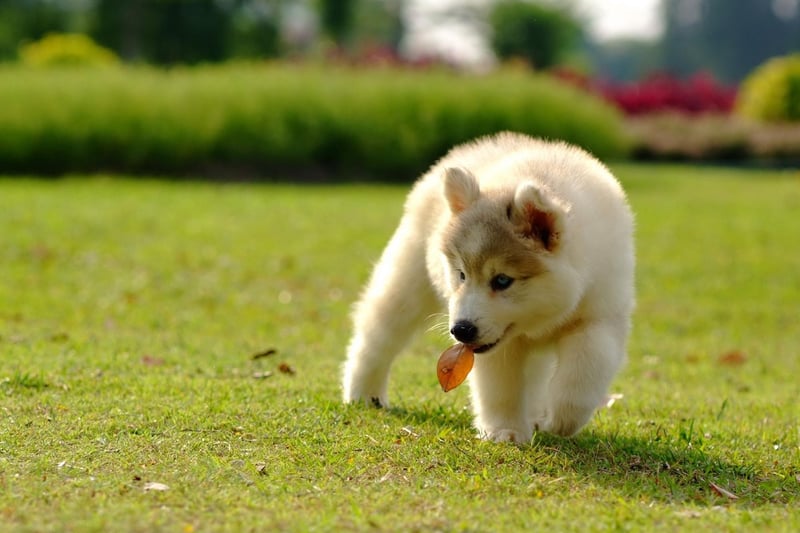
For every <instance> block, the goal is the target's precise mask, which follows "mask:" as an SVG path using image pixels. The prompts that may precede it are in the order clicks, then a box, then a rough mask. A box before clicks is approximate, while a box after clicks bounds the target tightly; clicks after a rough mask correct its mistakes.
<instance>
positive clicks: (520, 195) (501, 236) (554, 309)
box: [442, 168, 575, 353]
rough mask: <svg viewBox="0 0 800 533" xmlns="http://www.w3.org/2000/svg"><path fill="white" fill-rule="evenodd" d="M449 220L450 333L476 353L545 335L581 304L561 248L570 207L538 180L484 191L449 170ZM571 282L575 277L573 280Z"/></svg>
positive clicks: (445, 247) (465, 174) (468, 176)
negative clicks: (556, 318)
mask: <svg viewBox="0 0 800 533" xmlns="http://www.w3.org/2000/svg"><path fill="white" fill-rule="evenodd" d="M444 197H445V199H446V201H447V204H448V206H449V210H450V221H449V224H448V225H447V228H446V230H445V233H444V235H443V239H442V252H443V257H444V264H445V272H446V276H447V278H448V282H449V289H450V291H449V303H448V307H449V313H450V332H451V334H452V335H453V337H454V338H455V339H456V340H458V341H460V342H463V343H464V344H468V345H470V346H471V347H472V348H473V350H474V351H475V352H477V353H482V352H488V351H489V350H492V349H493V348H495V347H496V346H498V345H500V344H501V343H503V342H504V341H506V340H508V339H510V338H511V337H514V336H516V335H525V334H527V335H534V336H536V335H539V334H541V333H540V332H539V330H540V329H542V328H545V329H546V328H547V327H548V326H547V324H548V323H549V322H550V320H551V319H552V317H554V316H555V315H558V314H563V313H564V312H565V311H564V308H565V307H566V306H571V305H574V299H575V298H574V297H572V295H571V294H566V293H568V292H569V291H570V290H571V288H572V287H571V283H570V282H569V279H563V278H564V277H565V276H564V275H563V274H564V272H563V270H564V269H563V268H561V267H560V263H562V262H563V259H561V258H560V254H559V249H560V247H561V246H560V245H561V241H562V238H563V237H564V236H563V231H564V218H565V216H566V211H565V209H564V208H563V207H562V206H561V205H560V204H559V203H558V202H556V201H555V200H554V199H553V198H551V197H550V195H549V193H548V192H547V191H546V190H544V189H543V188H542V187H541V186H537V185H536V184H535V183H534V182H533V181H529V180H528V181H526V180H521V181H519V182H518V183H517V184H515V185H513V186H510V187H506V188H500V189H491V190H486V191H482V190H481V188H480V185H479V182H478V179H477V178H476V177H475V176H474V175H473V174H472V173H470V172H469V171H468V170H466V169H463V168H448V169H446V170H445V173H444ZM567 278H568V276H567Z"/></svg>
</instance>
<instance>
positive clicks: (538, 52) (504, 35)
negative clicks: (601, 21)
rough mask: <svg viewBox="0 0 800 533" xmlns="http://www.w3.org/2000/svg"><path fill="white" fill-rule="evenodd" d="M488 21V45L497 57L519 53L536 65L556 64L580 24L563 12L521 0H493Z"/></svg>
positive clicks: (577, 33)
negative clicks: (497, 0) (496, 0)
mask: <svg viewBox="0 0 800 533" xmlns="http://www.w3.org/2000/svg"><path fill="white" fill-rule="evenodd" d="M489 23H490V26H491V32H492V35H491V44H492V48H493V50H494V52H495V53H496V54H497V56H498V57H500V58H501V59H508V58H512V57H521V58H524V59H526V60H527V61H528V62H530V63H531V65H533V66H534V67H535V68H537V69H546V68H549V67H552V66H554V65H556V64H557V63H558V62H559V61H560V60H561V59H563V58H564V56H565V55H566V54H567V53H568V52H569V51H570V50H571V49H572V48H573V47H574V46H575V44H576V43H577V42H578V38H579V37H580V34H581V30H580V25H579V24H578V23H577V22H576V21H575V20H574V19H573V18H572V17H571V16H570V15H568V14H567V13H566V12H564V11H562V10H559V9H557V8H553V7H548V6H544V5H541V4H537V3H533V2H525V1H522V0H502V1H500V2H498V3H496V4H495V5H494V6H493V7H492V9H491V12H490V14H489Z"/></svg>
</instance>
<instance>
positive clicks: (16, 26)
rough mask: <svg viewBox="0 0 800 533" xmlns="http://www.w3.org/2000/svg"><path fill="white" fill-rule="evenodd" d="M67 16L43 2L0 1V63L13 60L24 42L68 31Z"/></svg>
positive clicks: (43, 0) (69, 24)
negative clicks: (0, 60) (4, 60)
mask: <svg viewBox="0 0 800 533" xmlns="http://www.w3.org/2000/svg"><path fill="white" fill-rule="evenodd" d="M70 26H71V21H70V17H69V12H68V11H67V10H66V9H64V8H63V6H61V5H59V4H58V3H54V2H47V1H45V0H0V59H7V58H12V57H14V56H16V54H17V48H18V47H19V45H20V44H21V43H23V42H25V41H35V40H37V39H41V38H42V37H44V36H45V35H46V34H48V33H52V32H64V31H67V30H69V29H71V27H70Z"/></svg>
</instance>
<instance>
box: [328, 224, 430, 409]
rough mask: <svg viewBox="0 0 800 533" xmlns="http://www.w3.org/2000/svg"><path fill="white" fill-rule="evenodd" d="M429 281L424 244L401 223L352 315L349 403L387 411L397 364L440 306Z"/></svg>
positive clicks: (345, 392)
mask: <svg viewBox="0 0 800 533" xmlns="http://www.w3.org/2000/svg"><path fill="white" fill-rule="evenodd" d="M428 279H429V278H428V274H427V270H426V267H425V253H424V247H423V244H422V240H421V239H420V238H418V237H416V236H415V235H414V232H413V230H412V229H411V228H410V225H408V224H405V225H404V224H401V225H400V227H399V228H398V230H397V232H396V233H395V235H394V237H393V238H392V239H391V240H390V241H389V244H388V245H387V247H386V249H385V250H384V252H383V255H382V256H381V259H380V261H379V262H378V264H377V265H376V266H375V270H374V271H373V273H372V277H371V279H370V281H369V284H368V285H367V288H366V290H365V291H364V293H363V295H362V296H361V300H360V301H359V302H358V304H357V305H356V308H355V312H354V314H353V337H352V339H351V340H350V345H349V346H348V349H347V361H346V362H345V365H344V376H343V382H342V389H343V391H342V392H343V399H344V401H345V402H347V403H350V402H357V401H363V402H366V403H370V404H372V405H375V406H376V407H388V405H389V399H388V393H387V389H388V380H389V369H390V368H391V365H392V362H393V361H394V358H395V357H396V356H397V354H398V353H399V352H400V351H401V350H402V349H403V348H404V347H405V346H406V345H407V344H408V342H409V340H411V339H412V338H413V336H414V334H415V333H416V331H417V329H418V328H419V326H420V325H421V324H423V323H424V321H425V318H426V317H427V316H429V315H430V314H431V313H432V312H433V311H434V310H435V309H436V308H437V305H438V302H437V299H436V295H435V293H434V292H433V288H432V287H431V284H430V282H429V281H428Z"/></svg>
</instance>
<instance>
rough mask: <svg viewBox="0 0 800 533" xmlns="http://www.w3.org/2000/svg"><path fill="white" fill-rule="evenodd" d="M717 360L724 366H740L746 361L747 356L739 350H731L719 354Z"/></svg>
mask: <svg viewBox="0 0 800 533" xmlns="http://www.w3.org/2000/svg"><path fill="white" fill-rule="evenodd" d="M717 362H718V363H719V364H721V365H726V366H740V365H743V364H744V363H745V362H747V356H746V355H745V353H744V352H743V351H741V350H731V351H730V352H725V353H724V354H722V355H720V356H719V358H718V359H717Z"/></svg>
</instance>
